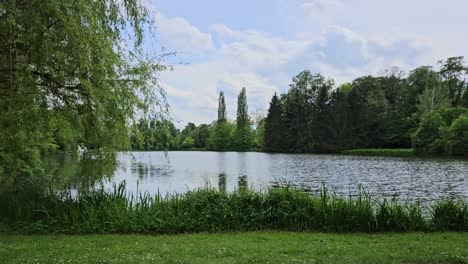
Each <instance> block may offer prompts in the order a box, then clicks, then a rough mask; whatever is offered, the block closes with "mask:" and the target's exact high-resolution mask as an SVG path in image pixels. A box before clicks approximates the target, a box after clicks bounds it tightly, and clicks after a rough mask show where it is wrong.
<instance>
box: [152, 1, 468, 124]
mask: <svg viewBox="0 0 468 264" xmlns="http://www.w3.org/2000/svg"><path fill="white" fill-rule="evenodd" d="M145 4H146V5H147V7H148V9H149V10H150V12H151V13H152V14H153V15H154V17H155V21H154V23H155V25H154V26H155V28H156V29H155V32H154V33H155V34H154V38H152V39H151V41H147V42H145V44H144V49H147V50H149V51H158V52H175V53H176V55H174V56H170V57H168V58H166V61H165V63H166V64H169V65H171V66H173V69H172V70H171V71H165V72H162V73H161V74H160V76H159V78H160V82H161V85H162V87H163V88H164V89H165V91H166V93H167V97H168V103H169V104H170V107H171V114H172V117H173V119H174V123H175V125H176V126H177V127H179V128H183V127H184V126H185V125H186V124H187V122H194V123H196V124H197V125H198V124H201V123H210V122H212V121H213V120H215V119H216V117H217V106H218V95H219V92H220V91H224V93H225V95H226V104H227V111H228V117H229V118H230V119H235V114H236V101H237V94H238V93H239V91H240V90H241V88H242V87H246V89H247V98H248V105H249V112H250V113H253V112H257V111H260V112H266V110H267V109H268V104H269V101H270V99H271V96H272V95H273V94H274V93H275V92H277V93H282V92H286V91H287V90H288V88H289V84H290V83H291V80H292V77H293V76H294V75H296V74H297V73H299V72H301V71H302V70H306V69H307V70H310V71H311V72H312V73H321V74H323V75H325V76H326V77H331V78H333V79H334V80H335V83H336V84H341V83H344V82H349V81H352V80H353V79H354V78H357V77H360V76H364V75H378V74H381V73H382V72H383V71H384V70H385V69H386V68H388V67H393V66H396V67H399V68H401V69H402V70H404V71H405V72H406V73H408V72H409V71H410V70H411V69H414V68H415V67H417V66H420V65H433V66H436V65H437V62H438V61H439V60H441V59H444V58H447V57H450V56H465V57H467V58H468V1H467V0H445V1H440V0H236V1H227V0H217V1H216V0H197V1H191V0H146V2H145ZM161 47H164V51H161Z"/></svg>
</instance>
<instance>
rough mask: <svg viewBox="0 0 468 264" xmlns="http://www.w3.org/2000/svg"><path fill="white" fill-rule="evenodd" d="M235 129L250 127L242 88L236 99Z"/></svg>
mask: <svg viewBox="0 0 468 264" xmlns="http://www.w3.org/2000/svg"><path fill="white" fill-rule="evenodd" d="M236 124H237V128H244V127H247V126H250V117H249V114H248V106H247V92H246V89H245V87H243V88H242V89H241V91H240V93H239V96H238V97H237V123H236Z"/></svg>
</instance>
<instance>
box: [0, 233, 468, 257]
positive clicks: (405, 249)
mask: <svg viewBox="0 0 468 264" xmlns="http://www.w3.org/2000/svg"><path fill="white" fill-rule="evenodd" d="M467 236H468V235H467V234H466V233H430V234H427V233H425V234H422V233H405V234H393V233H391V234H322V233H307V232H301V233H293V232H246V233H224V234H190V235H170V236H164V235H163V236H144V235H79V236H49V235H48V236H44V235H41V236H0V245H1V246H0V263H9V264H16V263H18V264H23V263H31V262H34V263H80V264H81V263H201V264H206V263H216V264H217V263H346V264H350V263H414V264H417V263H421V264H436V263H454V264H455V263H457V264H460V263H467V262H468V250H467V249H468V239H467ZM26 249H27V250H26Z"/></svg>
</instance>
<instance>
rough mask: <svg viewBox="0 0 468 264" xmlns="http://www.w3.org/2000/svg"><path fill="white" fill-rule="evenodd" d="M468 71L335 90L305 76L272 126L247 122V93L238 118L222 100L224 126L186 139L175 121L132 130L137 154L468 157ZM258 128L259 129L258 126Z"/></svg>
mask: <svg viewBox="0 0 468 264" xmlns="http://www.w3.org/2000/svg"><path fill="white" fill-rule="evenodd" d="M467 107H468V66H467V64H466V62H465V61H464V58H463V57H450V58H447V59H445V60H442V61H439V63H438V65H437V67H432V66H421V67H418V68H416V69H414V70H412V71H410V72H409V73H408V74H407V75H405V74H404V72H403V71H402V70H401V69H399V68H397V67H392V68H389V69H387V70H385V71H384V72H383V74H382V75H380V76H370V75H369V76H363V77H359V78H357V79H355V80H353V81H351V82H349V83H344V84H341V85H335V82H334V80H333V79H331V78H326V77H325V76H323V75H321V74H312V73H311V72H310V71H308V70H304V71H302V72H300V73H299V74H297V75H296V76H294V77H293V79H292V83H291V84H290V87H289V89H288V91H287V92H285V93H283V94H274V95H273V97H272V99H271V102H270V105H269V109H268V114H267V116H266V117H265V118H260V119H259V120H257V122H253V121H252V119H251V118H250V117H249V115H248V106H247V98H246V89H245V88H242V90H241V92H240V93H239V96H238V102H237V118H236V120H235V121H229V120H228V119H227V117H226V102H225V98H224V94H223V92H221V93H220V96H219V106H218V119H217V120H216V121H214V122H212V123H211V124H201V125H199V126H196V125H195V124H193V123H189V124H188V125H187V126H186V127H185V128H184V129H183V130H182V131H179V130H178V129H176V128H175V126H174V125H173V124H172V123H171V122H170V121H156V120H152V121H149V122H148V121H145V120H141V121H140V122H139V123H138V124H136V125H134V126H133V129H132V133H131V139H132V140H131V142H132V147H133V149H140V150H157V149H159V150H163V149H169V150H173V149H193V148H196V149H205V150H216V151H227V150H236V151H247V150H260V151H267V152H285V153H335V152H341V151H343V150H347V149H356V148H414V149H415V151H416V152H417V153H419V154H440V155H442V154H447V155H466V154H467V152H468V109H467ZM254 123H255V124H254Z"/></svg>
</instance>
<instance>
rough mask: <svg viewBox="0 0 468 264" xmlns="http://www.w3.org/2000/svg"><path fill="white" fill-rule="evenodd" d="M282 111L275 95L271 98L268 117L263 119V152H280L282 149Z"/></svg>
mask: <svg viewBox="0 0 468 264" xmlns="http://www.w3.org/2000/svg"><path fill="white" fill-rule="evenodd" d="M283 125H284V124H283V109H282V106H281V102H280V100H279V98H278V96H277V95H276V93H275V94H274V95H273V97H272V98H271V102H270V108H268V115H267V117H266V119H265V135H264V145H265V150H266V151H269V152H280V151H281V150H282V148H283V139H284V138H283Z"/></svg>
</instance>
